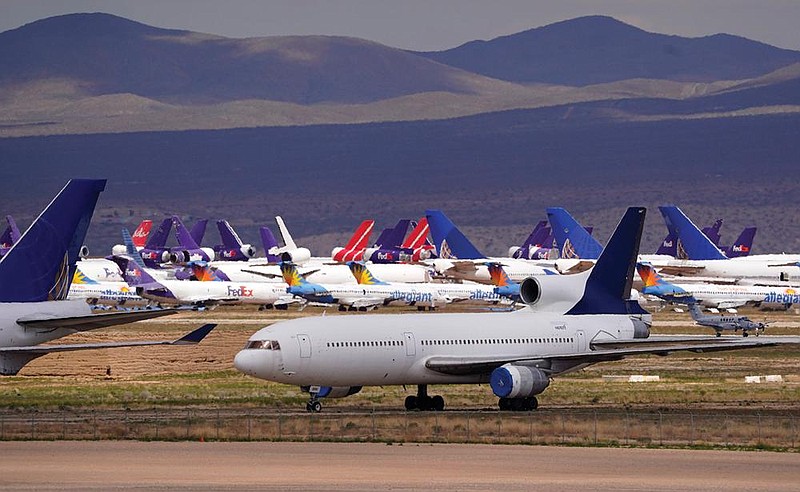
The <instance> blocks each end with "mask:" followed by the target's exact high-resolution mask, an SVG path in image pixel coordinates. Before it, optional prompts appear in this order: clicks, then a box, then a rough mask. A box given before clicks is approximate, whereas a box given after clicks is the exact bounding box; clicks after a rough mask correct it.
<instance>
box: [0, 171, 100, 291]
mask: <svg viewBox="0 0 800 492" xmlns="http://www.w3.org/2000/svg"><path fill="white" fill-rule="evenodd" d="M105 186H106V180H104V179H72V180H70V181H69V182H68V183H67V184H66V186H64V188H63V189H62V190H61V191H60V192H59V193H58V195H57V196H56V197H55V198H54V199H53V201H51V202H50V204H49V205H48V206H47V208H45V209H44V211H43V212H42V213H41V214H40V215H39V216H38V217H37V218H36V220H34V221H33V224H31V226H30V227H29V228H28V230H26V231H25V233H24V234H22V236H21V237H20V238H19V241H17V242H16V244H14V246H12V247H11V249H10V250H9V251H8V253H6V254H5V256H3V258H2V259H0V302H37V301H46V300H58V299H65V298H66V297H67V293H68V292H69V286H70V283H71V282H72V277H73V276H74V275H75V268H76V266H75V262H76V261H77V260H78V253H79V251H80V249H81V246H83V241H84V239H85V238H86V231H87V229H88V228H89V222H90V221H91V220H92V214H93V213H94V207H95V205H96V204H97V198H98V197H99V196H100V192H101V191H103V190H104V189H105Z"/></svg>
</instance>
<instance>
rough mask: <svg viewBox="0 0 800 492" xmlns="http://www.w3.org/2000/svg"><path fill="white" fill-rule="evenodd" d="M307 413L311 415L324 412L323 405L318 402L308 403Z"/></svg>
mask: <svg viewBox="0 0 800 492" xmlns="http://www.w3.org/2000/svg"><path fill="white" fill-rule="evenodd" d="M306 411H307V412H311V413H319V412H321V411H322V403H320V402H319V401H317V400H314V401H310V402H308V403H306Z"/></svg>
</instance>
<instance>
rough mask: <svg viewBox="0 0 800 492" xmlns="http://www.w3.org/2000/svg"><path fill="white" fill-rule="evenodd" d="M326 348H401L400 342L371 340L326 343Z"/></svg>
mask: <svg viewBox="0 0 800 492" xmlns="http://www.w3.org/2000/svg"><path fill="white" fill-rule="evenodd" d="M327 346H328V347H333V348H337V347H402V346H403V341H402V340H371V341H361V342H328V343H327Z"/></svg>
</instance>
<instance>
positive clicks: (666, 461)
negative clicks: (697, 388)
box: [0, 441, 800, 492]
mask: <svg viewBox="0 0 800 492" xmlns="http://www.w3.org/2000/svg"><path fill="white" fill-rule="evenodd" d="M0 454H2V456H3V459H2V460H0V490H23V489H28V490H113V489H117V490H119V489H135V490H174V489H185V490H225V489H228V490H233V489H236V490H348V491H351V490H437V491H441V490H503V491H512V490H548V491H559V490H583V491H592V490H612V489H613V490H628V491H631V490H634V491H638V490H642V491H644V490H647V491H659V490H664V491H667V490H670V491H672V490H691V491H693V492H701V491H712V490H725V491H732V490H770V491H790V490H791V491H795V490H797V486H798V483H800V455H799V454H796V453H771V452H732V451H703V450H670V449H666V450H663V449H662V450H656V449H616V448H561V447H536V446H489V445H446V444H435V445H431V444H405V445H402V446H401V445H397V444H395V445H392V446H389V445H387V444H372V443H365V444H360V443H357V444H335V443H272V442H258V443H239V442H237V443H200V442H180V443H175V442H131V441H79V442H75V441H57V442H0Z"/></svg>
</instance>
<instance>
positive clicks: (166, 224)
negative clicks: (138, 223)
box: [144, 219, 172, 249]
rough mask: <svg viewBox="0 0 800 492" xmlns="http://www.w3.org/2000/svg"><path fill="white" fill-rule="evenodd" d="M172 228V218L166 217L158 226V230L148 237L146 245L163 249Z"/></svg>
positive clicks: (148, 247) (150, 247)
mask: <svg viewBox="0 0 800 492" xmlns="http://www.w3.org/2000/svg"><path fill="white" fill-rule="evenodd" d="M171 230H172V219H164V220H163V221H161V224H160V225H159V226H158V227H157V228H156V232H154V233H152V234H150V235H149V236H148V237H147V242H146V243H145V245H144V247H145V248H147V249H161V248H163V247H164V245H166V244H167V237H169V231H171Z"/></svg>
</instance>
